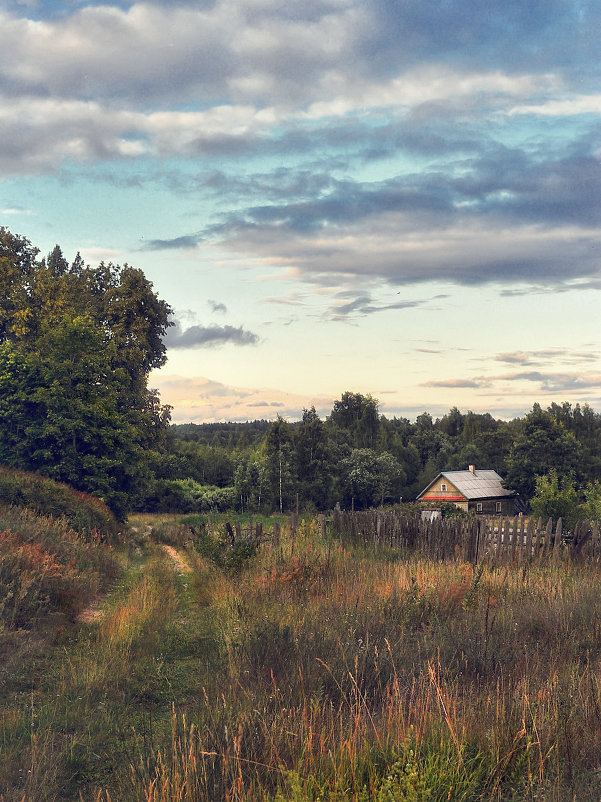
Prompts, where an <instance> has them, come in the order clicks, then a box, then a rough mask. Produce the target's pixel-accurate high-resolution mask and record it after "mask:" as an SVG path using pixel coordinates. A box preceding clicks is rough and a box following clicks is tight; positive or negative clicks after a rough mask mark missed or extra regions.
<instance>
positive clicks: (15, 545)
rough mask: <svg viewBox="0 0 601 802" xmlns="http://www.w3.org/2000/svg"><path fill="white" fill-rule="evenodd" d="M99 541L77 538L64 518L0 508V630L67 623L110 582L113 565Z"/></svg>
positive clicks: (111, 558)
mask: <svg viewBox="0 0 601 802" xmlns="http://www.w3.org/2000/svg"><path fill="white" fill-rule="evenodd" d="M99 540H100V537H99V534H98V533H97V536H96V537H92V536H91V535H88V537H87V538H83V537H81V536H80V535H79V534H78V533H77V532H75V531H73V530H72V529H71V528H70V527H69V526H68V523H67V521H66V519H65V518H61V519H58V520H54V519H52V518H44V517H41V516H39V515H37V514H36V513H34V512H33V511H31V510H28V509H21V508H17V507H4V506H2V505H0V640H1V634H2V629H3V628H4V629H8V630H18V629H24V628H25V629H31V628H32V627H37V626H39V625H40V624H42V623H48V622H52V621H54V622H55V623H56V622H57V619H56V616H57V615H58V616H62V617H63V618H65V619H67V620H73V619H74V617H75V616H76V615H77V613H78V612H80V611H81V609H82V608H83V607H84V606H85V605H86V604H87V603H88V602H89V601H90V599H92V598H93V597H94V596H95V595H96V594H97V593H98V592H100V591H102V590H104V589H105V588H106V587H107V586H108V584H109V583H110V582H111V581H112V580H113V579H114V578H115V576H116V573H117V563H116V561H115V559H114V557H113V553H112V550H111V548H110V547H109V546H106V545H104V544H102V543H100V542H99Z"/></svg>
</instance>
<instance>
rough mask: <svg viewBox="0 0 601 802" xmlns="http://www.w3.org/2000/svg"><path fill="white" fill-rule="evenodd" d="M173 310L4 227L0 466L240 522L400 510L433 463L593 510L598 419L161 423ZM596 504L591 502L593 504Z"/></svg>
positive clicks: (306, 414) (121, 270)
mask: <svg viewBox="0 0 601 802" xmlns="http://www.w3.org/2000/svg"><path fill="white" fill-rule="evenodd" d="M171 314H172V310H171V308H170V307H169V305H168V304H167V303H166V302H165V301H163V300H161V299H160V298H158V297H157V295H156V293H155V292H154V290H153V287H152V284H151V282H149V281H148V280H147V278H146V277H145V275H144V273H143V272H142V271H141V270H139V269H136V268H132V267H130V266H129V265H122V266H121V265H115V264H112V263H108V264H105V263H103V262H101V263H100V265H98V266H97V267H90V266H89V265H87V264H85V263H84V261H83V260H82V258H81V256H80V255H79V254H77V256H76V257H75V259H74V261H73V262H72V263H68V262H67V260H66V259H65V258H64V256H63V253H62V251H61V249H60V247H59V246H58V245H57V246H56V247H55V248H54V249H53V250H52V252H51V253H49V254H48V255H47V256H46V257H45V258H41V259H40V258H39V251H38V249H37V248H36V247H34V246H33V245H32V244H31V243H30V242H29V240H28V239H26V238H25V237H22V236H20V235H14V234H12V233H11V232H10V231H9V230H8V229H7V228H4V227H1V226H0V465H6V466H8V467H11V468H20V469H25V470H28V471H34V472H37V473H39V474H42V475H45V476H49V477H50V478H52V479H54V480H56V481H59V482H63V483H67V484H70V485H72V486H73V487H75V488H76V489H77V490H81V491H85V492H87V493H90V494H92V495H94V496H96V497H98V498H101V499H103V500H104V501H105V502H106V503H107V504H108V505H109V507H110V508H111V510H112V511H113V512H114V513H115V514H116V515H117V516H118V517H119V518H121V519H124V518H125V517H126V516H127V513H128V512H130V511H132V510H147V511H149V512H152V511H174V512H187V511H190V512H204V511H210V510H215V511H222V510H235V511H237V512H240V513H252V512H270V511H273V510H280V511H289V510H295V509H298V510H299V511H301V510H303V511H304V510H307V511H309V510H327V509H331V508H332V507H333V506H334V505H335V504H337V503H339V504H341V505H342V506H343V507H344V508H350V507H354V508H355V509H360V508H365V507H371V506H375V505H380V504H389V503H397V502H399V501H400V500H401V499H402V500H403V501H410V500H412V499H414V498H415V496H416V495H417V494H418V493H419V492H420V491H421V490H422V489H423V488H424V487H425V485H426V484H427V483H428V482H429V481H430V480H431V479H433V478H434V477H435V476H436V474H437V473H438V472H439V471H441V470H444V469H461V468H466V467H467V466H468V465H470V464H473V465H475V466H476V467H477V468H492V469H494V470H496V471H497V472H498V473H499V474H500V475H501V476H502V477H503V479H504V481H505V484H506V486H507V487H508V488H511V489H513V490H516V491H518V492H519V493H520V494H521V495H522V497H523V498H524V499H526V500H528V499H531V498H532V497H533V496H535V495H538V497H539V498H540V497H541V495H545V494H546V498H547V500H548V502H549V503H548V504H547V506H546V507H545V510H553V511H554V513H551V512H550V514H562V513H561V509H562V507H561V505H559V506H558V503H557V500H558V499H562V503H563V504H564V508H565V506H566V505H567V506H568V507H569V506H570V505H571V508H572V509H574V508H575V507H576V506H578V504H580V503H584V502H586V503H588V504H589V505H590V504H591V503H592V502H591V499H593V500H594V503H595V504H598V512H596V513H595V514H596V515H598V518H599V519H601V485H599V483H598V480H597V477H599V476H600V475H601V416H600V415H599V414H598V413H596V412H594V411H593V410H592V409H591V408H590V407H588V406H586V405H585V406H582V407H581V406H579V405H578V404H576V405H575V406H573V405H571V404H569V403H563V404H561V405H559V404H555V403H554V404H552V405H551V406H550V407H549V408H548V409H542V408H541V407H540V406H539V405H538V404H535V405H534V406H533V408H532V410H531V411H530V412H529V413H528V414H527V415H525V416H524V417H523V418H516V419H515V420H512V421H502V420H496V419H495V418H493V417H492V416H491V415H490V414H487V413H484V414H479V413H474V412H465V413H463V412H461V411H460V410H458V409H456V408H455V407H454V408H452V409H450V410H449V412H448V413H447V414H446V415H443V416H442V417H441V418H439V419H436V420H434V419H433V418H432V416H431V415H429V414H428V413H427V412H424V413H423V414H422V415H419V416H418V418H417V419H416V421H415V422H413V423H412V422H410V421H409V420H407V419H406V418H387V417H386V416H384V415H382V414H380V411H379V408H378V401H377V399H375V398H373V397H372V396H370V395H362V394H360V393H355V392H345V393H343V395H342V396H341V398H340V400H338V401H336V402H335V403H334V405H333V408H332V410H331V412H330V414H329V415H327V416H326V417H325V419H324V420H322V419H321V418H320V417H319V415H318V414H317V413H316V411H315V409H306V410H304V411H303V415H302V420H300V421H298V422H295V423H290V422H287V421H285V420H284V419H282V418H281V417H278V418H277V419H276V420H275V421H270V422H269V421H253V422H252V423H219V424H215V423H209V424H200V425H195V424H192V423H190V424H184V425H170V408H169V407H168V406H166V405H163V404H162V403H161V399H160V397H159V395H158V394H157V393H156V392H155V391H154V390H152V389H151V388H149V386H148V378H149V375H150V372H151V370H153V369H156V368H160V367H161V366H162V365H164V364H165V362H166V359H167V356H166V347H165V343H164V339H165V334H166V332H167V330H168V328H169V326H171V325H172V321H171ZM595 509H596V508H595Z"/></svg>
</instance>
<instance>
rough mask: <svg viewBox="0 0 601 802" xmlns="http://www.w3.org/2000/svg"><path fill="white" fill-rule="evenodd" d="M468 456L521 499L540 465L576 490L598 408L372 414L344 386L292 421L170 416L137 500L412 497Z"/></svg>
mask: <svg viewBox="0 0 601 802" xmlns="http://www.w3.org/2000/svg"><path fill="white" fill-rule="evenodd" d="M470 464H473V465H475V466H476V468H482V469H484V468H487V469H490V468H492V469H494V470H496V471H497V472H498V473H499V474H500V475H501V476H502V477H503V479H504V483H505V485H506V487H508V488H510V489H513V490H516V491H518V492H519V493H520V495H521V496H522V497H523V498H524V499H525V500H528V499H530V498H532V497H533V495H534V494H535V493H536V491H537V482H538V485H540V483H541V479H543V478H546V479H547V480H548V479H549V477H555V482H556V483H557V481H559V482H560V484H561V482H565V483H568V482H569V484H570V487H571V488H574V489H576V491H578V490H580V491H582V492H584V490H585V488H586V487H587V486H590V485H591V483H594V482H595V481H596V479H597V477H598V476H599V475H600V473H601V415H599V414H598V413H596V412H594V411H593V410H592V409H591V408H590V407H589V406H587V405H585V406H580V405H579V404H576V405H572V404H570V403H567V402H566V403H563V404H561V405H560V404H556V403H553V404H551V406H550V407H549V408H548V409H542V408H541V407H540V406H539V405H538V404H535V405H534V406H533V407H532V410H531V411H530V412H529V413H528V414H527V415H525V416H524V417H522V418H516V419H514V420H511V421H503V420H497V419H495V418H494V417H492V415H490V414H488V413H484V414H482V413H475V412H469V411H468V412H465V413H463V412H461V411H460V410H459V409H457V408H456V407H453V408H452V409H450V410H449V412H448V413H447V414H446V415H443V416H442V417H440V418H437V419H434V418H433V417H432V416H431V415H430V414H428V413H427V412H424V413H423V414H422V415H419V416H418V417H417V419H416V420H415V422H413V423H412V422H410V421H409V420H408V419H406V418H397V417H393V418H387V417H386V416H384V415H382V414H380V413H379V409H378V401H377V400H376V399H375V398H373V397H372V396H370V395H362V394H360V393H353V392H345V393H344V394H343V395H342V397H341V399H340V400H339V401H336V402H335V403H334V406H333V408H332V411H331V413H330V414H329V415H328V416H327V417H326V418H325V419H324V420H322V419H321V418H320V417H319V416H318V415H317V413H316V412H315V409H308V410H304V412H303V417H302V420H300V421H298V422H294V423H289V422H287V421H285V420H284V419H282V418H277V419H276V420H275V421H272V422H268V421H265V420H257V421H253V422H249V423H206V424H193V423H188V424H179V425H171V426H170V427H169V429H168V430H167V438H166V443H165V450H164V452H163V453H161V455H160V457H159V459H158V461H157V462H156V463H155V464H153V465H152V473H153V475H154V480H153V483H152V490H151V492H150V493H149V494H147V495H146V496H145V497H144V498H143V499H141V505H142V507H144V508H147V509H149V510H152V509H156V510H159V509H162V510H168V509H173V510H176V509H177V510H182V509H184V510H185V509H189V510H210V509H215V510H221V509H236V510H238V511H240V512H253V511H259V510H268V509H269V510H276V509H281V510H283V511H286V510H293V509H296V508H298V509H299V510H305V509H317V510H327V509H331V508H332V507H333V506H334V505H335V504H336V503H340V504H341V505H342V506H343V508H350V507H354V508H355V509H360V508H365V507H371V506H376V505H380V504H389V503H396V502H399V501H400V500H403V501H411V500H413V499H415V497H416V495H417V494H418V493H419V492H420V491H421V490H422V489H423V488H424V487H425V486H426V485H427V484H428V482H429V481H430V480H431V479H433V478H434V477H435V476H436V475H437V474H438V473H439V472H440V471H442V470H455V469H465V468H467V466H468V465H470ZM557 477H559V480H558V479H557Z"/></svg>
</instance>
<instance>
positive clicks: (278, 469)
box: [263, 415, 294, 512]
mask: <svg viewBox="0 0 601 802" xmlns="http://www.w3.org/2000/svg"><path fill="white" fill-rule="evenodd" d="M263 448H264V455H265V463H264V464H265V473H266V492H269V493H270V500H271V501H272V504H273V506H276V505H277V507H278V509H279V511H280V512H283V511H284V508H285V507H286V506H289V505H290V504H291V502H292V496H293V484H294V472H293V459H292V433H291V428H290V424H289V423H287V422H286V421H285V420H284V419H283V418H282V417H281V416H280V415H278V416H277V418H276V419H275V420H274V421H273V422H272V423H271V424H270V426H269V429H268V431H267V434H266V436H265V441H264V444H263Z"/></svg>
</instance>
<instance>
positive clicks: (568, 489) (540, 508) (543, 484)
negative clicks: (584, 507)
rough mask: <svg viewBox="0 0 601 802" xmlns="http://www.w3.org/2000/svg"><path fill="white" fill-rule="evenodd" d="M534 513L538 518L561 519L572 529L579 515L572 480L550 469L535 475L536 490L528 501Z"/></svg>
mask: <svg viewBox="0 0 601 802" xmlns="http://www.w3.org/2000/svg"><path fill="white" fill-rule="evenodd" d="M530 506H531V508H532V512H533V513H534V515H536V516H537V517H540V518H553V520H554V521H557V519H558V518H561V519H562V522H563V525H564V528H565V529H566V530H567V531H572V530H573V528H574V525H575V523H576V521H577V520H578V518H579V516H580V512H581V509H580V498H579V495H578V491H577V490H576V488H575V487H574V482H573V481H572V479H570V478H569V477H567V476H564V477H560V476H558V474H557V471H554V470H553V471H550V472H549V473H547V474H545V475H544V476H537V477H536V492H535V494H534V496H533V498H532V499H531V501H530Z"/></svg>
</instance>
